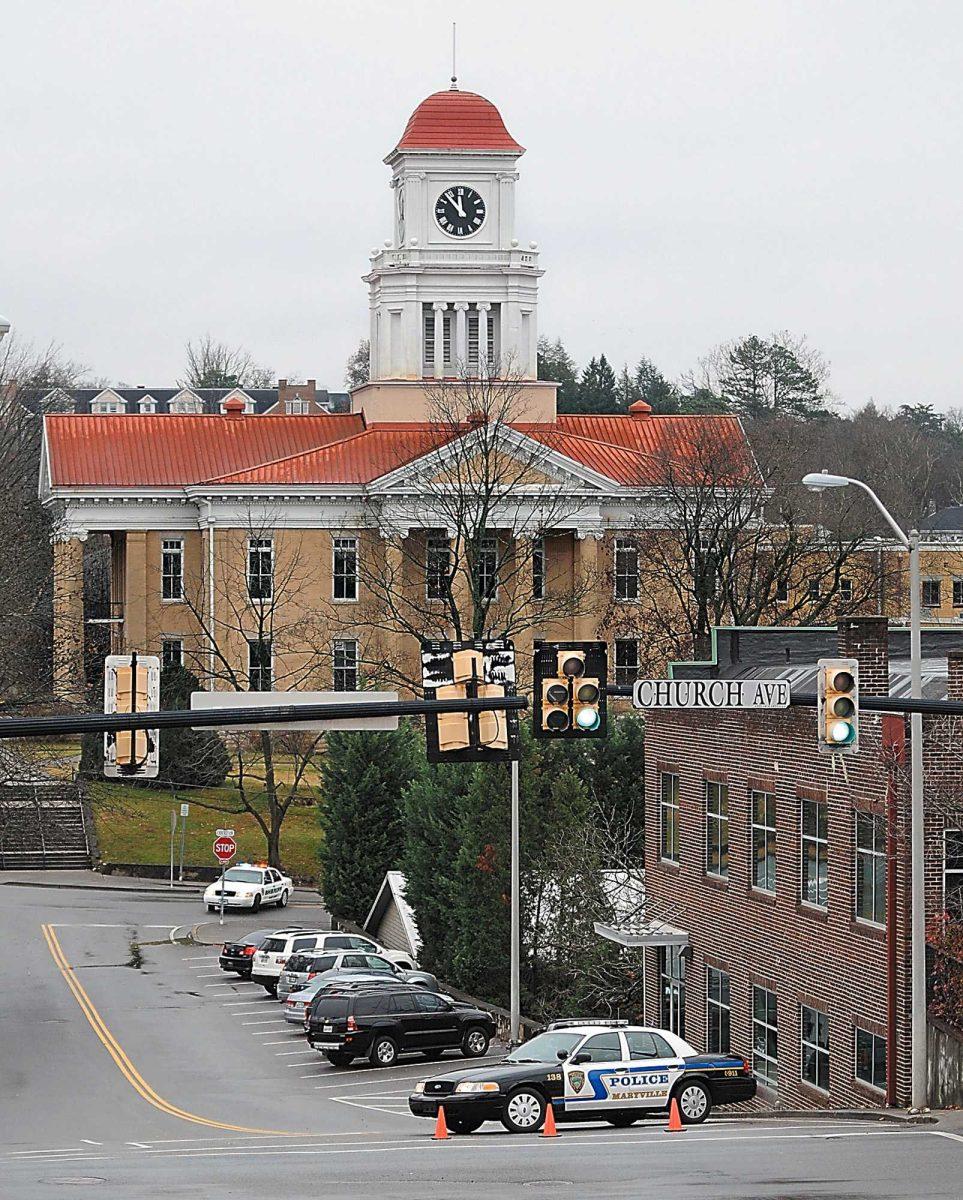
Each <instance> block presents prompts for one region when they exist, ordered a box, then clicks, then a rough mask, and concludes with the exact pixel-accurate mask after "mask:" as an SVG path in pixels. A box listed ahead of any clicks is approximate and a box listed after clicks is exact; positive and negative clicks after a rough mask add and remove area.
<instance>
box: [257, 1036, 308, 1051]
mask: <svg viewBox="0 0 963 1200" xmlns="http://www.w3.org/2000/svg"><path fill="white" fill-rule="evenodd" d="M261 1045H262V1046H290V1045H291V1039H290V1038H289V1037H286V1038H284V1039H283V1040H282V1041H280V1042H262V1043H261ZM296 1053H298V1054H300V1053H301V1051H300V1050H298V1051H297V1052H296Z"/></svg>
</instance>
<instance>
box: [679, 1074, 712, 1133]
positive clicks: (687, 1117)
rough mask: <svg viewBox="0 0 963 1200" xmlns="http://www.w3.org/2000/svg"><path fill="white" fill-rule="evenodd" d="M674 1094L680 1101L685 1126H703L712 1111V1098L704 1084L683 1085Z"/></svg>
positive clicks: (681, 1115) (680, 1111) (680, 1110)
mask: <svg viewBox="0 0 963 1200" xmlns="http://www.w3.org/2000/svg"><path fill="white" fill-rule="evenodd" d="M672 1094H673V1097H674V1098H675V1099H676V1100H677V1101H678V1104H679V1116H680V1117H681V1118H682V1124H683V1125H701V1124H702V1122H703V1121H704V1120H705V1119H706V1117H707V1116H708V1115H709V1113H710V1112H711V1110H712V1097H711V1096H710V1095H709V1089H708V1088H707V1087H706V1085H705V1084H704V1083H699V1082H697V1081H693V1082H692V1083H683V1084H682V1085H681V1086H680V1087H677V1088H676V1090H675V1091H674V1092H673V1093H672Z"/></svg>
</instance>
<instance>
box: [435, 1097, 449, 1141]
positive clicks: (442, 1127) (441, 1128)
mask: <svg viewBox="0 0 963 1200" xmlns="http://www.w3.org/2000/svg"><path fill="white" fill-rule="evenodd" d="M450 1136H451V1135H450V1134H449V1132H448V1125H447V1124H446V1122H445V1106H444V1105H443V1104H439V1105H438V1117H437V1119H436V1120H435V1132H434V1133H433V1134H432V1135H431V1140H432V1141H433V1142H447V1141H448V1138H449V1137H450Z"/></svg>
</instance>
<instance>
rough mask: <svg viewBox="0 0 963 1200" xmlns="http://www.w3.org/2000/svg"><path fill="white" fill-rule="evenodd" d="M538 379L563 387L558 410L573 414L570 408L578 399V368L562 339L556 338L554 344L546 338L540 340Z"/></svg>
mask: <svg viewBox="0 0 963 1200" xmlns="http://www.w3.org/2000/svg"><path fill="white" fill-rule="evenodd" d="M538 377H539V379H548V380H551V382H553V383H558V384H560V385H561V386H560V387H559V389H558V410H559V412H572V411H573V409H572V408H571V407H570V406H571V405H572V404H575V403H576V401H577V399H578V368H577V367H576V365H575V360H574V359H573V358H572V356H571V355H570V354H569V352H568V351H567V350H566V349H565V347H564V346H563V345H562V340H561V338H556V339H555V341H554V342H550V341H549V340H548V338H547V337H545V336H542V337H540V338H539V339H538Z"/></svg>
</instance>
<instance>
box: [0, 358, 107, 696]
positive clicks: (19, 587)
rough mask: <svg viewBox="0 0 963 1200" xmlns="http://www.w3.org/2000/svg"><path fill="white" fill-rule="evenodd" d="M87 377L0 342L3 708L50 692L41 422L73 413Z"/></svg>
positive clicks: (75, 367)
mask: <svg viewBox="0 0 963 1200" xmlns="http://www.w3.org/2000/svg"><path fill="white" fill-rule="evenodd" d="M86 375H87V369H86V368H85V367H82V366H80V365H79V364H78V363H74V362H70V361H69V360H68V359H66V358H64V356H63V353H62V351H61V350H60V348H59V347H58V346H56V345H53V344H51V345H49V346H47V347H45V348H44V349H41V350H36V349H35V348H34V347H33V346H31V345H29V344H28V343H25V342H23V341H21V340H19V339H18V338H17V337H16V336H15V335H10V336H8V337H7V338H6V339H5V340H4V341H3V342H2V343H0V541H2V543H3V545H4V546H6V547H8V548H10V549H11V550H13V551H15V552H11V553H7V554H5V555H3V557H2V560H0V606H2V610H3V614H4V620H3V625H2V629H0V704H11V703H24V702H30V701H34V700H37V699H40V698H42V697H45V696H49V693H50V689H51V681H52V675H51V630H52V605H53V599H54V598H53V589H52V583H51V576H52V549H51V539H52V538H53V537H54V536H56V533H57V515H56V514H54V513H51V512H50V511H49V510H47V509H45V508H44V507H43V506H42V505H41V503H40V500H39V497H38V495H37V474H38V470H39V464H40V443H41V436H42V428H43V426H42V418H43V414H44V413H45V412H48V411H57V410H58V409H63V408H67V407H71V408H72V402H71V401H70V398H69V396H68V394H67V392H68V390H69V389H71V388H73V387H76V386H77V385H78V384H79V383H81V382H82V381H83V379H84V378H85V376H86ZM62 582H63V581H62Z"/></svg>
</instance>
